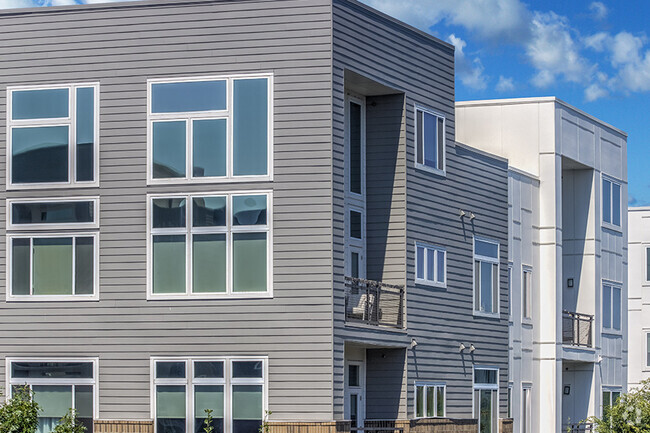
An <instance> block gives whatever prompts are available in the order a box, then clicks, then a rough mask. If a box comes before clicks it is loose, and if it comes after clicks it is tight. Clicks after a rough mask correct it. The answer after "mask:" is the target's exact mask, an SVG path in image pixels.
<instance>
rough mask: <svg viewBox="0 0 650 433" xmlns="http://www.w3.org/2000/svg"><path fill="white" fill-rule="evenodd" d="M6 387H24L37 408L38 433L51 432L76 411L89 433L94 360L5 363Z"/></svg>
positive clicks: (93, 403)
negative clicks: (38, 409) (70, 410)
mask: <svg viewBox="0 0 650 433" xmlns="http://www.w3.org/2000/svg"><path fill="white" fill-rule="evenodd" d="M7 367H8V369H9V371H10V373H11V374H10V377H9V385H10V387H11V390H12V392H14V391H15V389H16V387H20V386H25V385H26V386H28V387H30V388H31V389H32V391H34V399H35V400H36V402H37V403H38V404H39V406H40V409H41V410H40V411H39V413H38V424H39V429H38V432H39V433H46V432H50V431H52V430H54V427H55V426H56V425H57V424H58V423H59V420H60V419H61V418H62V417H63V415H65V414H66V413H67V412H68V409H70V408H74V409H76V410H77V416H78V419H79V421H80V422H81V424H83V426H84V427H86V431H89V432H92V431H93V418H96V414H97V404H96V396H97V395H98V393H97V389H96V388H97V382H96V378H97V360H96V359H92V360H89V359H83V360H68V359H65V360H31V359H30V360H18V359H9V360H7Z"/></svg>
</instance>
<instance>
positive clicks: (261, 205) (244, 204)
mask: <svg viewBox="0 0 650 433" xmlns="http://www.w3.org/2000/svg"><path fill="white" fill-rule="evenodd" d="M232 209H233V210H232V225H234V226H251V225H265V224H266V195H239V196H234V197H233V198H232Z"/></svg>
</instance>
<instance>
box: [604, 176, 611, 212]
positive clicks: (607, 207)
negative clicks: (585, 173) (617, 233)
mask: <svg viewBox="0 0 650 433" xmlns="http://www.w3.org/2000/svg"><path fill="white" fill-rule="evenodd" d="M611 206H612V183H611V182H610V181H608V180H605V179H603V221H605V222H606V223H611V222H612V217H611V215H612V212H611Z"/></svg>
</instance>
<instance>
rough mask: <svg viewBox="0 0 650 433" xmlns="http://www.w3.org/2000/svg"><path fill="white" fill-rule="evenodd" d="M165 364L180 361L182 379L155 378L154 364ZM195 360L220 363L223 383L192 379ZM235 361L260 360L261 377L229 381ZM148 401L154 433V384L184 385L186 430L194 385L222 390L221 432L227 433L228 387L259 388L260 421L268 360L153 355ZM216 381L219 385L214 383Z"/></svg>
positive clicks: (266, 390) (229, 420)
mask: <svg viewBox="0 0 650 433" xmlns="http://www.w3.org/2000/svg"><path fill="white" fill-rule="evenodd" d="M159 361H162V362H165V361H184V362H185V378H182V379H156V362H159ZM196 361H223V363H224V366H223V367H224V368H223V379H221V381H223V383H221V381H220V380H219V379H216V378H215V379H208V380H204V381H202V380H201V379H198V380H197V381H196V382H195V380H196V379H194V377H193V376H194V363H195V362H196ZM235 361H262V363H263V376H264V377H263V378H261V379H260V378H236V379H233V378H232V364H233V362H235ZM149 372H150V374H149V390H150V395H149V399H150V400H149V401H150V402H151V404H150V408H151V412H150V416H151V419H152V420H153V422H154V432H156V431H157V429H158V427H157V424H158V423H157V422H156V385H178V386H181V385H184V386H185V428H186V429H187V431H190V430H189V428H190V425H191V423H193V419H194V403H195V402H194V385H201V384H202V383H201V382H209V383H210V384H215V385H220V384H223V387H224V417H223V431H224V433H228V432H231V431H232V387H233V385H262V413H261V414H260V418H261V419H262V420H263V419H264V415H265V414H266V411H267V410H268V401H269V397H268V395H269V357H268V356H265V355H263V356H191V357H186V356H173V357H169V356H154V357H151V358H150V361H149ZM217 382H219V383H217Z"/></svg>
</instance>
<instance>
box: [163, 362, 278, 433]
mask: <svg viewBox="0 0 650 433" xmlns="http://www.w3.org/2000/svg"><path fill="white" fill-rule="evenodd" d="M266 362H267V361H266V359H262V358H236V359H232V358H214V359H204V358H196V359H156V360H154V361H153V382H154V393H155V398H154V399H153V405H152V411H153V413H152V416H153V417H154V418H155V420H156V433H192V432H199V431H203V427H204V425H205V419H206V412H205V411H206V409H211V410H212V411H213V412H212V417H213V424H212V427H214V431H216V432H224V431H227V432H231V433H247V432H257V431H258V429H259V428H260V426H261V425H262V419H263V415H264V409H265V408H266V391H265V389H266V384H265V381H266V376H267V375H266ZM188 414H191V416H188Z"/></svg>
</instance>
